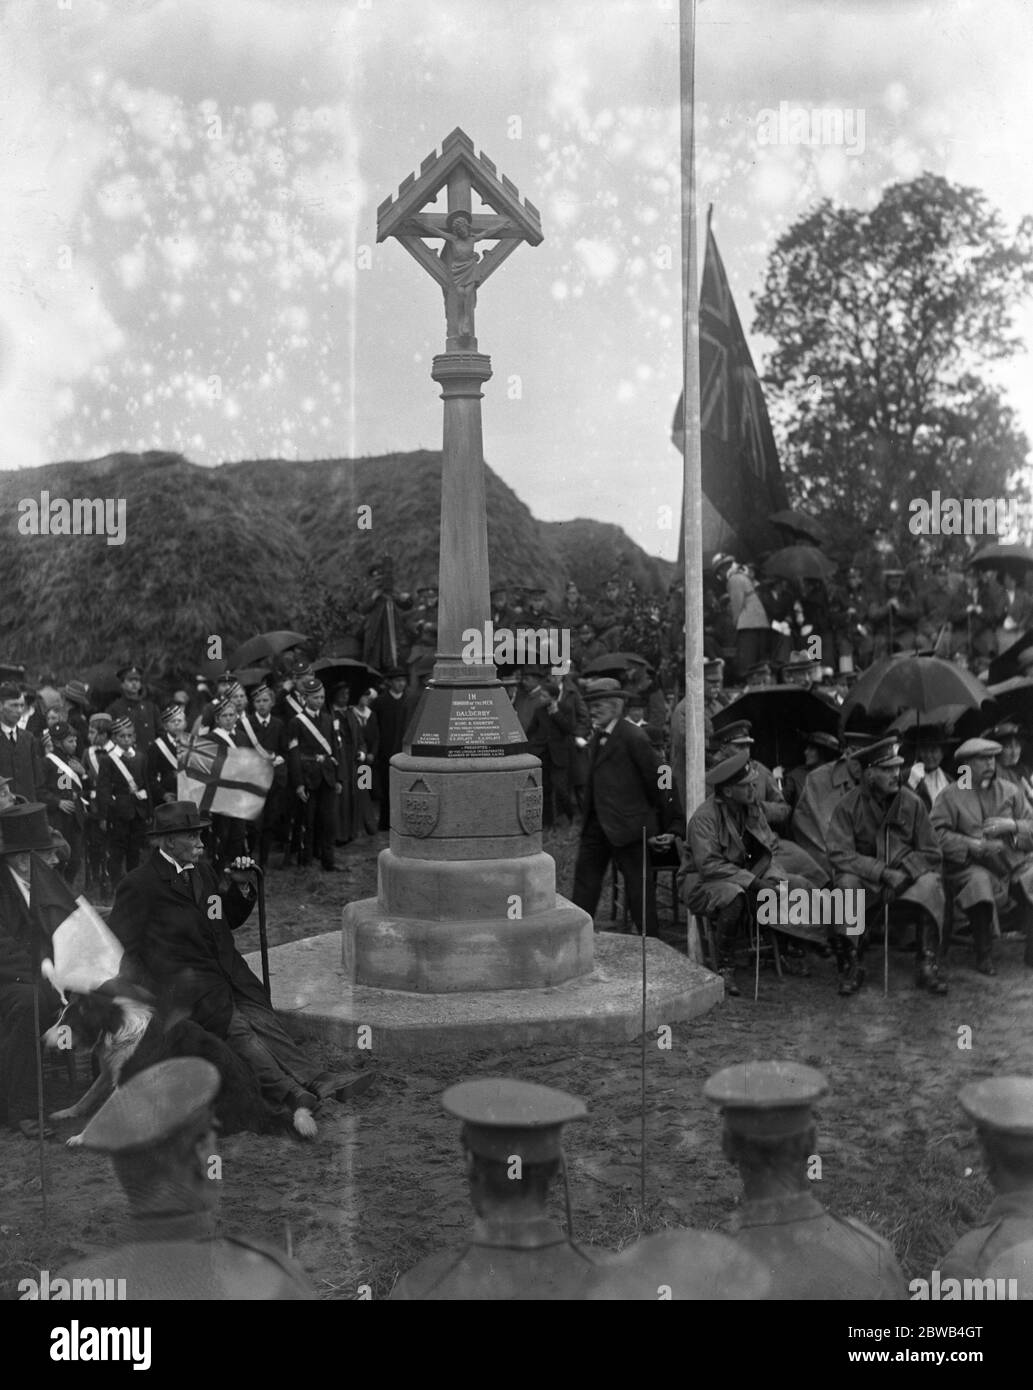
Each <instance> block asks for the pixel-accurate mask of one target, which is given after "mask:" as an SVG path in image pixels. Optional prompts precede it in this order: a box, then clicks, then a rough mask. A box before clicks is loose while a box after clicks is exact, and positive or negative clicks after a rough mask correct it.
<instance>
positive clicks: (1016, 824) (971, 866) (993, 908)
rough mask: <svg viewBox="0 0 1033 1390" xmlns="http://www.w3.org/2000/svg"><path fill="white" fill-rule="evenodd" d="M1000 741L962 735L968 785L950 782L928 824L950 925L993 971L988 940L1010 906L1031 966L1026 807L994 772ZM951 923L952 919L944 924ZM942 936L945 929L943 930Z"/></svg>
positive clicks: (1030, 824) (1031, 822)
mask: <svg viewBox="0 0 1033 1390" xmlns="http://www.w3.org/2000/svg"><path fill="white" fill-rule="evenodd" d="M1000 752H1001V745H1000V744H999V743H994V742H993V741H992V740H990V739H985V738H970V739H969V740H968V741H967V742H965V743H963V744H962V745H961V747H960V748H959V749H958V751H957V753H956V754H955V764H956V766H957V767H958V769H959V771H960V770H963V769H964V768H965V767H967V768H968V769H969V777H968V778H966V779H965V782H966V783H968V785H965V784H963V782H962V781H960V780H959V781H957V782H955V783H954V785H953V786H951V787H948V788H947V790H946V791H945V792H944V793H943V794H942V796H940V797H938V798H937V801H936V805H935V806H934V807H933V811H932V825H933V829H934V830H935V831H936V834H937V835H938V836H939V839H940V848H941V849H942V850H943V858H944V863H945V865H946V870H947V879H948V883H949V885H950V887H951V890H952V897H953V903H954V923H957V922H958V921H959V920H960V921H961V922H962V923H966V922H967V924H968V925H969V926H970V927H971V929H972V941H973V945H974V946H975V952H976V969H977V970H978V971H979V973H980V974H981V975H996V974H997V968H996V966H995V965H994V961H993V938H994V937H995V936H997V935H999V934H1000V927H999V925H998V914H999V913H1000V912H1002V911H1004V910H1008V911H1016V910H1017V912H1018V914H1019V915H1018V921H1019V926H1020V928H1021V930H1023V931H1024V932H1025V934H1026V964H1027V965H1033V811H1031V809H1030V806H1029V803H1028V802H1027V800H1026V798H1025V796H1024V795H1023V793H1022V791H1021V789H1020V788H1019V787H1017V786H1015V784H1014V783H1013V782H1006V781H1004V779H1003V778H1000V777H998V776H997V769H996V761H997V758H998V757H999V756H1000ZM951 925H953V923H952V924H951ZM948 936H949V929H948Z"/></svg>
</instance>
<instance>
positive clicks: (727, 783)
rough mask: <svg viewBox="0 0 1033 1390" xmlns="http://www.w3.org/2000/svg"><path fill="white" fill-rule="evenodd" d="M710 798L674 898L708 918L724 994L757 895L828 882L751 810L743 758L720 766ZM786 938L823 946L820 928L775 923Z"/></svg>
mask: <svg viewBox="0 0 1033 1390" xmlns="http://www.w3.org/2000/svg"><path fill="white" fill-rule="evenodd" d="M706 784H707V786H708V787H709V788H710V790H711V795H710V796H709V797H708V798H707V800H706V801H704V802H703V804H702V805H701V806H699V807H697V809H696V811H695V812H694V813H693V815H692V817H691V819H690V820H689V825H688V831H687V835H686V840H685V844H684V846H683V847H682V849H681V861H682V862H681V868H680V869H679V870H678V884H679V892H680V894H681V897H682V901H683V902H684V903H685V905H686V907H687V908H688V909H689V911H690V912H692V913H695V914H696V915H697V916H700V917H709V918H710V919H711V921H712V923H713V925H714V928H715V934H716V942H715V945H716V950H717V956H718V961H717V963H718V967H719V969H720V971H721V974H722V975H723V976H724V981H725V989H726V990H727V991H728V993H729V994H732V995H737V994H739V992H740V991H739V987H738V985H737V983H736V980H735V963H734V949H735V938H736V935H737V933H738V931H739V929H740V927H741V926H742V925H743V924H744V923H746V922H748V921H749V920H750V913H751V912H752V910H753V908H754V907H755V906H756V904H757V902H758V899H759V895H760V893H761V891H762V890H763V889H772V888H777V886H778V885H779V884H781V883H785V884H786V886H787V889H789V890H792V889H796V888H804V889H810V888H812V887H818V888H820V887H822V886H823V885H824V884H825V883H826V882H827V881H828V875H827V874H826V873H825V871H824V869H821V868H819V866H818V865H817V864H815V863H814V861H813V860H812V859H811V858H810V856H809V855H808V854H807V853H806V852H805V851H804V850H802V849H800V848H799V846H798V845H788V844H786V842H785V841H783V840H780V839H779V838H778V836H777V835H776V834H775V832H774V831H773V830H772V828H771V826H770V825H769V824H768V822H767V820H766V819H765V816H764V812H763V811H762V809H761V807H760V806H759V805H758V802H757V791H756V788H757V774H756V772H755V771H754V769H753V764H752V763H751V762H750V759H749V753H748V752H747V751H746V750H743V751H741V752H738V753H735V754H734V755H733V756H732V757H730V758H725V759H724V760H723V761H722V762H719V763H718V764H717V766H716V767H712V768H711V769H710V771H709V772H708V773H707V775H706ZM778 929H779V931H780V932H781V931H786V932H789V933H790V934H792V935H793V936H797V937H799V938H801V939H803V940H805V941H810V942H812V943H815V944H822V943H823V942H824V938H825V931H824V928H823V927H819V926H817V925H815V924H812V923H810V922H799V923H793V924H790V923H788V922H786V923H783V922H782V921H779V924H778Z"/></svg>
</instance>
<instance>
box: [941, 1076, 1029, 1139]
mask: <svg viewBox="0 0 1033 1390" xmlns="http://www.w3.org/2000/svg"><path fill="white" fill-rule="evenodd" d="M958 1103H959V1105H960V1106H961V1108H962V1110H964V1112H965V1114H966V1115H968V1117H969V1119H971V1120H972V1121H974V1123H975V1124H976V1126H977V1127H978V1128H979V1129H981V1130H989V1131H990V1132H991V1133H993V1134H1011V1135H1019V1136H1022V1137H1023V1138H1027V1139H1033V1077H1029V1076H994V1077H991V1078H990V1079H989V1080H987V1081H975V1082H972V1084H971V1085H968V1086H963V1087H962V1089H961V1091H960V1093H959V1095H958Z"/></svg>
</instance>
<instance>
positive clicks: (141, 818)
mask: <svg viewBox="0 0 1033 1390" xmlns="http://www.w3.org/2000/svg"><path fill="white" fill-rule="evenodd" d="M111 740H112V743H113V744H114V747H113V748H112V749H111V751H110V752H109V753H108V756H107V757H106V758H105V759H104V761H103V762H102V763H101V765H100V778H99V782H98V786H97V809H98V810H99V812H100V823H101V829H102V830H103V831H104V832H105V834H106V835H107V846H108V878H109V879H110V881H111V884H112V886H113V887H115V888H117V887H118V884H119V881H120V879H121V878H122V876H123V875H124V874H126V873H129V872H131V871H132V870H133V869H135V868H136V866H137V864H139V862H140V855H141V853H142V852H143V848H144V833H145V829H146V826H147V822H148V820H149V819H150V815H151V799H150V797H149V796H148V794H147V763H146V760H145V758H144V755H143V753H142V752H141V751H140V750H138V749H137V748H136V747H135V743H136V730H135V727H134V725H133V721H132V720H131V719H130V718H129V717H128V715H123V716H122V717H121V718H118V719H115V720H114V722H113V723H112V725H111Z"/></svg>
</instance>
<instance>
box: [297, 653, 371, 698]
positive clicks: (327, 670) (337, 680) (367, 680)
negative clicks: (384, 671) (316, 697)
mask: <svg viewBox="0 0 1033 1390" xmlns="http://www.w3.org/2000/svg"><path fill="white" fill-rule="evenodd" d="M312 672H313V674H314V675H317V676H318V677H319V679H320V680H321V681H322V682H323V685H324V686H325V687H326V693H327V696H328V697H329V696H331V695H332V694H333V693H334V691H335V690H336V688H337V687H338V686H339V685H346V686H347V687H348V692H349V695H350V698H351V699H352V700H356V699H358V696H359V694H360V693H361V692H362V691H363V690H365V689H366V688H367V687H368V686H370V685H374V684H375V683H376V682H377V681H380V680H383V679H384V677H383V676H382V675H381V673H380V672H379V671H378V670H376V668H375V667H373V666H367V665H366V663H365V662H364V661H356V660H355V659H354V658H353V657H350V656H321V657H320V658H319V660H318V661H313V663H312Z"/></svg>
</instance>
